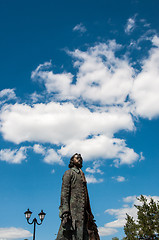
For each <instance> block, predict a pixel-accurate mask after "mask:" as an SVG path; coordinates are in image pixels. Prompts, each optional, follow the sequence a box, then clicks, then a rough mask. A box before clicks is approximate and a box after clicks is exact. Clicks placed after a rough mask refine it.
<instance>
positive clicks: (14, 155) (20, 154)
mask: <svg viewBox="0 0 159 240" xmlns="http://www.w3.org/2000/svg"><path fill="white" fill-rule="evenodd" d="M26 149H27V148H26V147H21V148H19V149H14V150H11V149H1V150H0V160H1V161H5V162H8V163H14V164H19V163H21V162H22V161H23V160H25V159H26Z"/></svg>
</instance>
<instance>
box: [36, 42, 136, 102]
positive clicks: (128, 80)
mask: <svg viewBox="0 0 159 240" xmlns="http://www.w3.org/2000/svg"><path fill="white" fill-rule="evenodd" d="M120 48H121V46H120V45H119V44H117V43H116V42H115V41H114V40H112V41H109V42H108V43H107V44H105V43H100V44H97V45H96V46H94V47H90V48H88V50H87V51H85V52H82V51H80V50H78V49H76V50H75V51H74V52H68V53H69V54H70V55H71V56H72V57H73V58H74V59H75V60H74V67H75V68H77V69H78V73H77V75H76V83H74V84H73V83H72V81H73V75H72V74H71V73H66V72H65V73H61V74H54V73H53V71H48V70H47V71H46V70H45V66H46V63H45V64H44V66H43V65H42V64H41V65H40V66H39V67H38V68H37V69H36V70H35V71H34V72H33V73H32V79H33V80H34V79H37V78H38V79H39V80H40V81H43V82H44V84H45V87H46V89H47V91H48V92H49V93H50V92H56V97H57V99H63V100H66V99H78V98H79V97H81V98H82V99H83V100H84V101H91V102H94V103H96V102H99V103H100V104H102V105H103V104H123V102H124V101H125V99H126V98H127V95H128V94H129V92H130V90H131V88H132V84H133V78H132V75H133V68H132V67H131V66H130V65H129V63H128V61H127V60H126V59H124V58H123V59H121V58H120V59H119V58H117V57H116V56H115V52H116V51H117V50H118V49H120Z"/></svg>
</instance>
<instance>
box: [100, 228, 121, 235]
mask: <svg viewBox="0 0 159 240" xmlns="http://www.w3.org/2000/svg"><path fill="white" fill-rule="evenodd" d="M98 231H99V235H100V236H109V235H112V234H115V233H117V232H118V231H117V230H116V229H113V228H105V227H99V228H98Z"/></svg>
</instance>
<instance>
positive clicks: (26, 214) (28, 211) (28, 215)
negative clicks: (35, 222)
mask: <svg viewBox="0 0 159 240" xmlns="http://www.w3.org/2000/svg"><path fill="white" fill-rule="evenodd" d="M24 214H25V217H26V219H29V218H30V217H31V214H32V212H31V211H30V210H29V208H28V210H27V211H26V212H25V213H24Z"/></svg>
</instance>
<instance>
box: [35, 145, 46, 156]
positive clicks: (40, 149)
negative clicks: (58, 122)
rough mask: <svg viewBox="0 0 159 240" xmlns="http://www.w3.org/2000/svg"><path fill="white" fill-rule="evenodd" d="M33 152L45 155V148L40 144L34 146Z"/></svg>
mask: <svg viewBox="0 0 159 240" xmlns="http://www.w3.org/2000/svg"><path fill="white" fill-rule="evenodd" d="M33 151H34V152H35V153H38V154H42V155H45V148H44V147H43V146H42V145H40V144H34V146H33Z"/></svg>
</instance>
